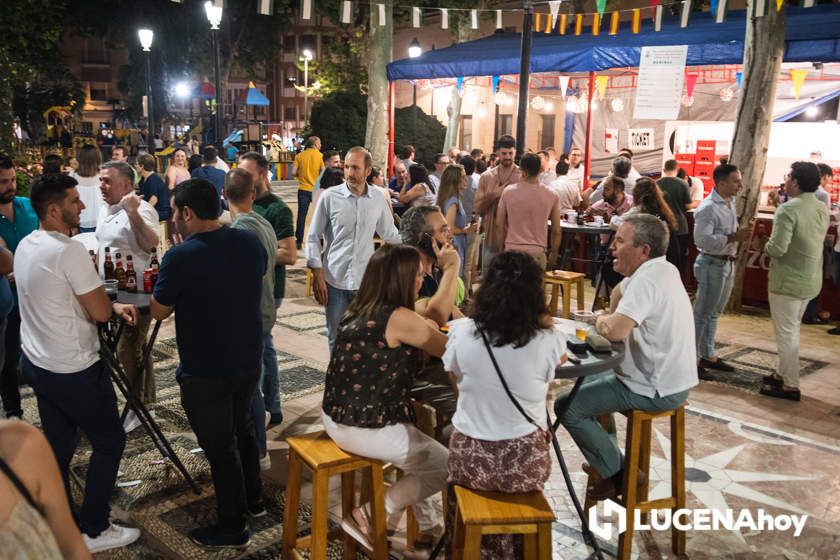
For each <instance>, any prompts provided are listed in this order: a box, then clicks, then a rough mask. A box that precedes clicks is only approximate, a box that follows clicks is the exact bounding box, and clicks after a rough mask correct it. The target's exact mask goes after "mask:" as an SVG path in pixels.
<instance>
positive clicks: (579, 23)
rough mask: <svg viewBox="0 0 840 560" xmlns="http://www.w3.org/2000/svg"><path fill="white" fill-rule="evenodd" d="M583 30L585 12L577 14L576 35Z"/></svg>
mask: <svg viewBox="0 0 840 560" xmlns="http://www.w3.org/2000/svg"><path fill="white" fill-rule="evenodd" d="M581 31H583V14H578V15H576V16H575V35H580V32H581Z"/></svg>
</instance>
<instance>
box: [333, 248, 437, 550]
mask: <svg viewBox="0 0 840 560" xmlns="http://www.w3.org/2000/svg"><path fill="white" fill-rule="evenodd" d="M422 283H423V275H422V273H421V270H420V255H419V253H418V252H417V250H416V249H415V248H414V247H410V246H408V245H384V246H382V247H380V248H379V250H377V251H376V253H374V254H373V257H371V259H370V262H369V263H368V265H367V269H365V274H364V277H363V278H362V282H361V285H360V286H361V287H360V288H359V291H358V293H357V294H356V297H355V298H354V299H353V301H352V303H351V304H350V306H349V307H348V308H347V312H346V313H345V314H344V317H343V318H342V320H341V324H340V326H339V329H338V333H337V336H336V340H335V345H334V346H333V348H332V356H331V357H330V363H329V366H328V367H327V375H326V387H325V389H324V402H323V406H322V412H321V418H322V420H323V423H324V428H325V429H326V431H327V434H328V435H329V436H330V438H332V440H333V441H335V443H336V444H337V445H338V446H339V447H341V448H342V449H344V450H345V451H347V452H349V453H355V454H358V455H362V456H365V457H370V458H372V459H377V460H380V461H383V462H387V463H392V464H393V465H394V466H396V467H397V468H399V469H400V470H402V471H403V473H405V476H403V477H402V478H400V479H399V480H398V481H397V482H396V483H395V484H394V485H392V486H391V487H390V488H389V489H388V492H387V493H386V494H385V511H386V513H387V515H388V526H389V529H393V528H395V526H396V524H397V523H398V522H399V519H400V517H401V516H402V514H403V511H404V510H405V508H407V507H409V506H411V507H412V508H413V510H414V514H415V518H416V519H417V523H418V525H419V526H420V532H421V536H420V539H419V541H418V544H419V546H421V547H424V546H425V547H431V545H432V544H433V542H434V538H435V536H436V532H437V527H438V523H437V520H436V518H435V517H436V516H435V510H434V506H433V504H432V502H431V500H430V497H431V496H433V495H434V494H436V493H437V492H440V491H442V490H443V489H444V488H446V461H447V451H446V448H445V447H444V446H442V445H441V444H440V443H438V442H437V441H435V440H434V439H433V438H431V437H429V436H427V435H425V434H424V433H423V432H421V431H420V430H418V429H417V427H416V426H415V425H414V423H413V422H414V419H415V417H414V409H413V407H412V404H411V387H412V385H413V383H414V377H415V375H416V374H417V372H418V371H419V370H420V367H421V354H422V353H423V352H425V353H427V354H430V355H432V356H438V357H439V356H440V355H441V354H443V350H444V348H445V346H446V337H445V336H444V335H443V334H441V333H440V332H439V331H438V330H437V328H436V327H437V325H432V324H431V322H428V321H427V320H425V319H423V318H422V317H421V316H420V315H418V314H417V313H415V312H414V301H415V300H416V299H417V294H418V292H419V290H420V285H421V284H422ZM370 511H371V510H370V504H362V505H361V506H360V507H358V508H355V509H354V510H353V511H352V514H351V515H350V516H349V517H348V518H347V519H345V520H344V522H343V523H342V526H344V527H345V528H346V529H347V530H348V531H349V532H350V533H351V534H353V535H354V536H355V538H356V539H357V540H360V541H362V542H365V541H367V542H368V543H370V542H372V541H373V538H374V534H373V526H372V524H371V521H370Z"/></svg>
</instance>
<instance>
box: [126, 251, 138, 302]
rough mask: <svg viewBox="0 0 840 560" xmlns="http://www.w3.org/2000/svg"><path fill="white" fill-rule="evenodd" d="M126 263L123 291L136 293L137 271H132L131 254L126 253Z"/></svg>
mask: <svg viewBox="0 0 840 560" xmlns="http://www.w3.org/2000/svg"><path fill="white" fill-rule="evenodd" d="M125 259H126V261H127V262H126V265H125V291H127V292H129V293H132V294H135V293H137V273H136V272H134V261H133V260H132V259H131V255H128V256H127V257H126V258H125Z"/></svg>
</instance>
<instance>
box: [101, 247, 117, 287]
mask: <svg viewBox="0 0 840 560" xmlns="http://www.w3.org/2000/svg"><path fill="white" fill-rule="evenodd" d="M102 268H103V269H104V271H105V280H114V279H115V278H116V276H114V263H113V261H112V260H111V248H110V247H105V264H103V265H102Z"/></svg>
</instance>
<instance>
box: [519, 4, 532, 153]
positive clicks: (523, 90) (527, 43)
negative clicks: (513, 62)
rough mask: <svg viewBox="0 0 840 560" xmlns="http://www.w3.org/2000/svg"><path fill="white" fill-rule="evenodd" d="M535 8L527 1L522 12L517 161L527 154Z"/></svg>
mask: <svg viewBox="0 0 840 560" xmlns="http://www.w3.org/2000/svg"><path fill="white" fill-rule="evenodd" d="M533 11H534V8H533V6H532V4H531V0H525V5H524V6H523V10H522V46H521V47H520V50H519V112H518V114H517V115H516V148H517V149H516V161H517V162H518V161H519V158H521V157H522V154H523V153H525V121H526V119H527V118H528V85H529V82H530V81H531V80H530V78H531V25H532V24H531V20H532V18H533Z"/></svg>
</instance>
